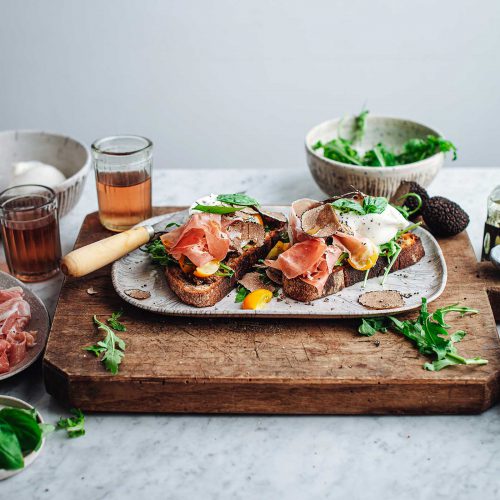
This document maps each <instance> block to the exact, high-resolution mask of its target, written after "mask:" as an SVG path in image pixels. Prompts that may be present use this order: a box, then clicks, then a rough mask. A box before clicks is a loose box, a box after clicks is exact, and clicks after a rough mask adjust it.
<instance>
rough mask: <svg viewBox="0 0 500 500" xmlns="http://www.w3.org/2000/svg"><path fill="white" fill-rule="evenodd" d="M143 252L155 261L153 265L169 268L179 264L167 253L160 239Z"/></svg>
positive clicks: (142, 249)
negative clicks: (171, 265)
mask: <svg viewBox="0 0 500 500" xmlns="http://www.w3.org/2000/svg"><path fill="white" fill-rule="evenodd" d="M140 250H141V251H143V252H145V253H148V254H149V256H150V257H151V260H152V261H153V264H158V265H160V266H168V265H170V264H174V263H175V264H177V261H176V260H175V259H174V258H173V257H171V256H170V255H169V254H168V253H167V249H166V248H165V246H164V245H163V243H162V242H161V240H160V239H159V238H157V239H155V240H153V241H151V242H150V243H148V244H147V245H145V246H144V248H140Z"/></svg>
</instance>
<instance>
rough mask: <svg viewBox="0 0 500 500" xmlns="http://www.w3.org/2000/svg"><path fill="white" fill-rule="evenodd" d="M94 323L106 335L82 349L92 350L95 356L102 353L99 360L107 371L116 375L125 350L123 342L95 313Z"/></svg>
mask: <svg viewBox="0 0 500 500" xmlns="http://www.w3.org/2000/svg"><path fill="white" fill-rule="evenodd" d="M94 323H95V324H96V325H97V328H98V329H101V330H104V331H105V332H106V337H105V338H104V340H100V341H99V342H97V344H95V345H92V346H88V347H84V348H83V349H84V350H86V351H90V352H92V353H93V354H95V355H96V356H100V355H101V354H102V357H101V362H102V363H103V364H104V366H105V368H106V369H107V370H108V371H110V372H111V373H112V374H113V375H116V374H117V373H118V366H119V365H120V363H121V362H122V359H123V357H124V356H125V353H124V352H123V351H125V342H124V341H123V340H122V339H121V338H120V337H118V335H116V333H115V332H114V331H113V330H112V329H111V328H110V327H109V326H108V325H106V324H105V323H102V322H101V321H99V320H98V319H97V316H95V315H94Z"/></svg>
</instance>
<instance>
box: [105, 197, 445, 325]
mask: <svg viewBox="0 0 500 500" xmlns="http://www.w3.org/2000/svg"><path fill="white" fill-rule="evenodd" d="M143 224H145V225H153V226H154V229H155V231H156V234H155V237H154V238H153V239H152V241H150V242H149V243H148V244H147V245H146V246H145V247H142V248H140V249H137V250H135V251H133V252H131V253H129V254H128V255H126V256H125V257H123V258H121V259H120V260H118V261H116V262H115V263H114V265H113V269H112V280H113V285H114V287H115V290H116V291H117V293H118V294H119V295H120V296H121V297H122V298H123V299H124V300H125V301H127V302H129V303H131V304H133V305H135V306H137V307H139V308H141V309H145V310H147V311H151V312H155V313H159V314H164V315H175V316H200V315H205V316H218V317H249V316H259V317H289V318H290V317H307V318H311V317H313V318H321V317H323V318H352V317H363V316H377V315H381V314H383V315H387V314H397V313H401V312H405V311H410V310H413V309H417V308H419V307H420V306H421V303H422V298H426V299H427V301H428V302H431V301H433V300H435V299H436V298H437V297H438V296H439V295H440V294H441V293H442V291H443V289H444V287H445V284H446V279H447V270H446V263H445V261H444V257H443V254H442V252H441V249H440V248H439V245H438V243H437V241H436V240H435V239H434V237H433V236H432V235H431V234H430V233H429V232H428V231H426V230H425V229H423V228H421V227H420V226H419V223H413V222H411V221H410V220H408V213H407V212H405V211H404V210H398V207H396V206H393V205H391V204H390V203H389V201H388V200H387V199H386V198H383V197H372V196H367V195H364V194H363V193H360V192H353V193H347V194H346V195H343V196H342V197H337V198H335V199H330V200H325V201H316V200H311V199H300V200H296V201H294V202H293V203H292V204H291V206H268V207H262V206H261V205H260V204H259V203H258V202H257V200H255V199H254V198H251V197H249V196H247V195H240V194H232V195H227V194H224V195H210V196H207V197H204V198H202V199H200V200H198V201H196V202H195V203H193V205H191V207H190V209H189V210H183V211H179V212H175V213H172V214H168V215H163V216H158V217H154V218H152V219H150V220H148V221H145V222H144V223H143Z"/></svg>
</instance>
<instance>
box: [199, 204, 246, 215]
mask: <svg viewBox="0 0 500 500" xmlns="http://www.w3.org/2000/svg"><path fill="white" fill-rule="evenodd" d="M242 208H243V206H239V207H222V206H212V205H196V206H195V207H193V210H199V211H200V212H206V213H209V214H221V215H224V214H232V213H234V212H237V211H238V210H241V209H242Z"/></svg>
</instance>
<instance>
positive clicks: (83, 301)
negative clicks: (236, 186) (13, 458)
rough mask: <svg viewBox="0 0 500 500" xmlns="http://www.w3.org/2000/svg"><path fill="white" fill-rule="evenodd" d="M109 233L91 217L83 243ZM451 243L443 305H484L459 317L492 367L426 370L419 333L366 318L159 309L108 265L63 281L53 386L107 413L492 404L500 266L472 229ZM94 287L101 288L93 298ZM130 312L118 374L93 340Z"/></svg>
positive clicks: (499, 349)
mask: <svg viewBox="0 0 500 500" xmlns="http://www.w3.org/2000/svg"><path fill="white" fill-rule="evenodd" d="M174 210H178V208H162V209H157V210H156V211H155V213H157V214H159V213H167V212H171V211H174ZM108 235H109V233H108V232H107V231H106V230H105V229H104V228H102V226H101V225H100V224H99V221H98V218H97V214H95V213H94V214H90V215H88V216H87V217H86V219H85V221H84V223H83V226H82V229H81V232H80V235H79V237H78V240H77V243H76V246H75V247H79V246H82V245H85V244H88V243H90V242H92V241H96V240H98V239H101V238H104V237H106V236H108ZM440 245H441V248H442V249H443V252H444V255H445V258H446V261H447V265H448V285H447V287H446V290H445V292H444V293H443V295H442V296H441V297H440V298H439V299H438V300H437V301H436V302H434V303H433V305H432V307H431V310H433V308H434V307H439V306H443V305H446V304H450V303H455V302H460V303H462V304H464V305H467V306H469V307H475V308H477V309H479V310H480V311H481V313H480V314H478V315H475V316H469V317H464V318H458V317H453V318H452V317H450V321H449V322H450V323H451V324H452V325H453V328H455V329H460V328H463V329H465V330H466V331H467V332H469V334H468V335H467V336H466V337H465V339H464V340H463V341H462V343H461V345H460V352H461V353H462V354H463V355H465V356H467V357H474V356H482V357H484V358H486V359H488V360H489V364H488V365H486V366H479V367H465V366H457V367H451V368H447V369H444V370H442V371H440V372H437V373H436V372H428V371H425V370H423V369H422V365H423V363H424V362H425V361H427V360H426V358H425V357H423V356H422V355H420V354H419V353H418V352H417V350H416V349H415V348H414V347H413V345H412V344H410V343H409V342H408V341H407V340H405V339H404V338H402V337H400V336H398V335H397V334H394V333H387V334H378V335H376V336H375V337H371V338H366V337H362V336H360V335H359V334H358V333H357V331H356V329H357V326H358V322H359V320H325V319H314V320H312V319H303V320H299V319H280V320H271V319H257V318H249V319H248V320H246V319H245V320H242V319H237V318H232V319H229V318H228V319H223V318H217V319H216V318H213V319H207V318H182V317H165V316H159V315H154V314H151V313H148V312H146V311H143V310H140V309H137V308H134V307H133V306H130V305H128V304H127V303H125V302H123V301H122V300H121V299H120V298H119V297H118V295H117V294H116V293H115V292H114V290H113V287H112V284H111V280H110V266H108V267H107V268H104V269H101V270H99V271H96V272H95V273H93V274H91V275H89V276H87V277H85V278H80V279H75V278H67V279H66V281H65V283H64V285H63V288H62V290H61V295H60V298H59V303H58V306H57V310H56V314H55V317H54V321H53V324H52V330H51V333H50V337H49V341H48V344H47V349H46V353H45V359H44V376H45V383H46V387H47V390H48V392H49V393H50V394H52V395H53V396H54V397H56V398H57V399H59V400H60V401H62V402H63V403H65V404H67V405H69V406H75V407H79V408H82V409H83V410H86V411H102V412H111V411H120V412H197V413H295V414H311V413H317V414H424V413H476V412H481V411H483V410H485V409H486V408H488V407H490V406H491V405H493V404H494V403H495V402H496V401H497V399H498V395H499V378H500V377H499V374H500V342H499V338H498V334H497V330H496V325H495V320H494V317H493V314H492V310H491V306H490V303H489V300H488V295H487V286H488V288H489V289H491V288H492V286H493V285H492V284H491V283H494V279H495V278H494V273H492V274H491V276H490V274H489V273H488V268H487V267H486V266H484V265H483V266H481V268H480V269H479V268H478V265H477V262H476V258H475V255H474V252H473V250H472V247H471V245H470V242H469V239H468V237H467V234H465V233H463V234H461V235H459V236H457V237H455V238H451V239H442V240H440ZM483 268H484V269H486V271H485V270H484V269H483ZM488 276H489V277H490V278H488ZM485 278H488V279H490V281H489V285H487V284H486V282H485ZM496 283H498V282H496ZM90 287H92V288H93V289H94V290H96V291H97V292H98V293H97V294H95V295H89V294H88V293H87V289H88V288H90ZM119 309H123V310H124V315H123V322H124V323H125V324H126V326H127V332H124V333H122V334H120V336H121V337H122V338H123V339H124V340H125V341H126V343H127V349H126V355H125V358H124V361H123V363H122V365H121V367H120V373H119V374H118V375H115V376H113V375H111V374H110V373H109V372H106V371H105V370H104V368H103V366H102V365H101V363H100V362H99V361H98V360H97V359H96V358H95V357H93V356H92V355H91V354H90V353H88V352H86V351H84V350H82V347H84V346H86V345H90V344H92V343H95V341H97V340H98V339H99V338H101V336H102V334H101V333H100V332H97V330H96V329H95V327H94V325H93V323H92V315H94V314H97V315H98V316H100V317H101V319H103V318H105V317H107V316H109V315H110V314H111V313H112V312H113V311H116V310H119ZM414 316H415V313H409V314H408V315H406V316H402V317H414Z"/></svg>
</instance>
